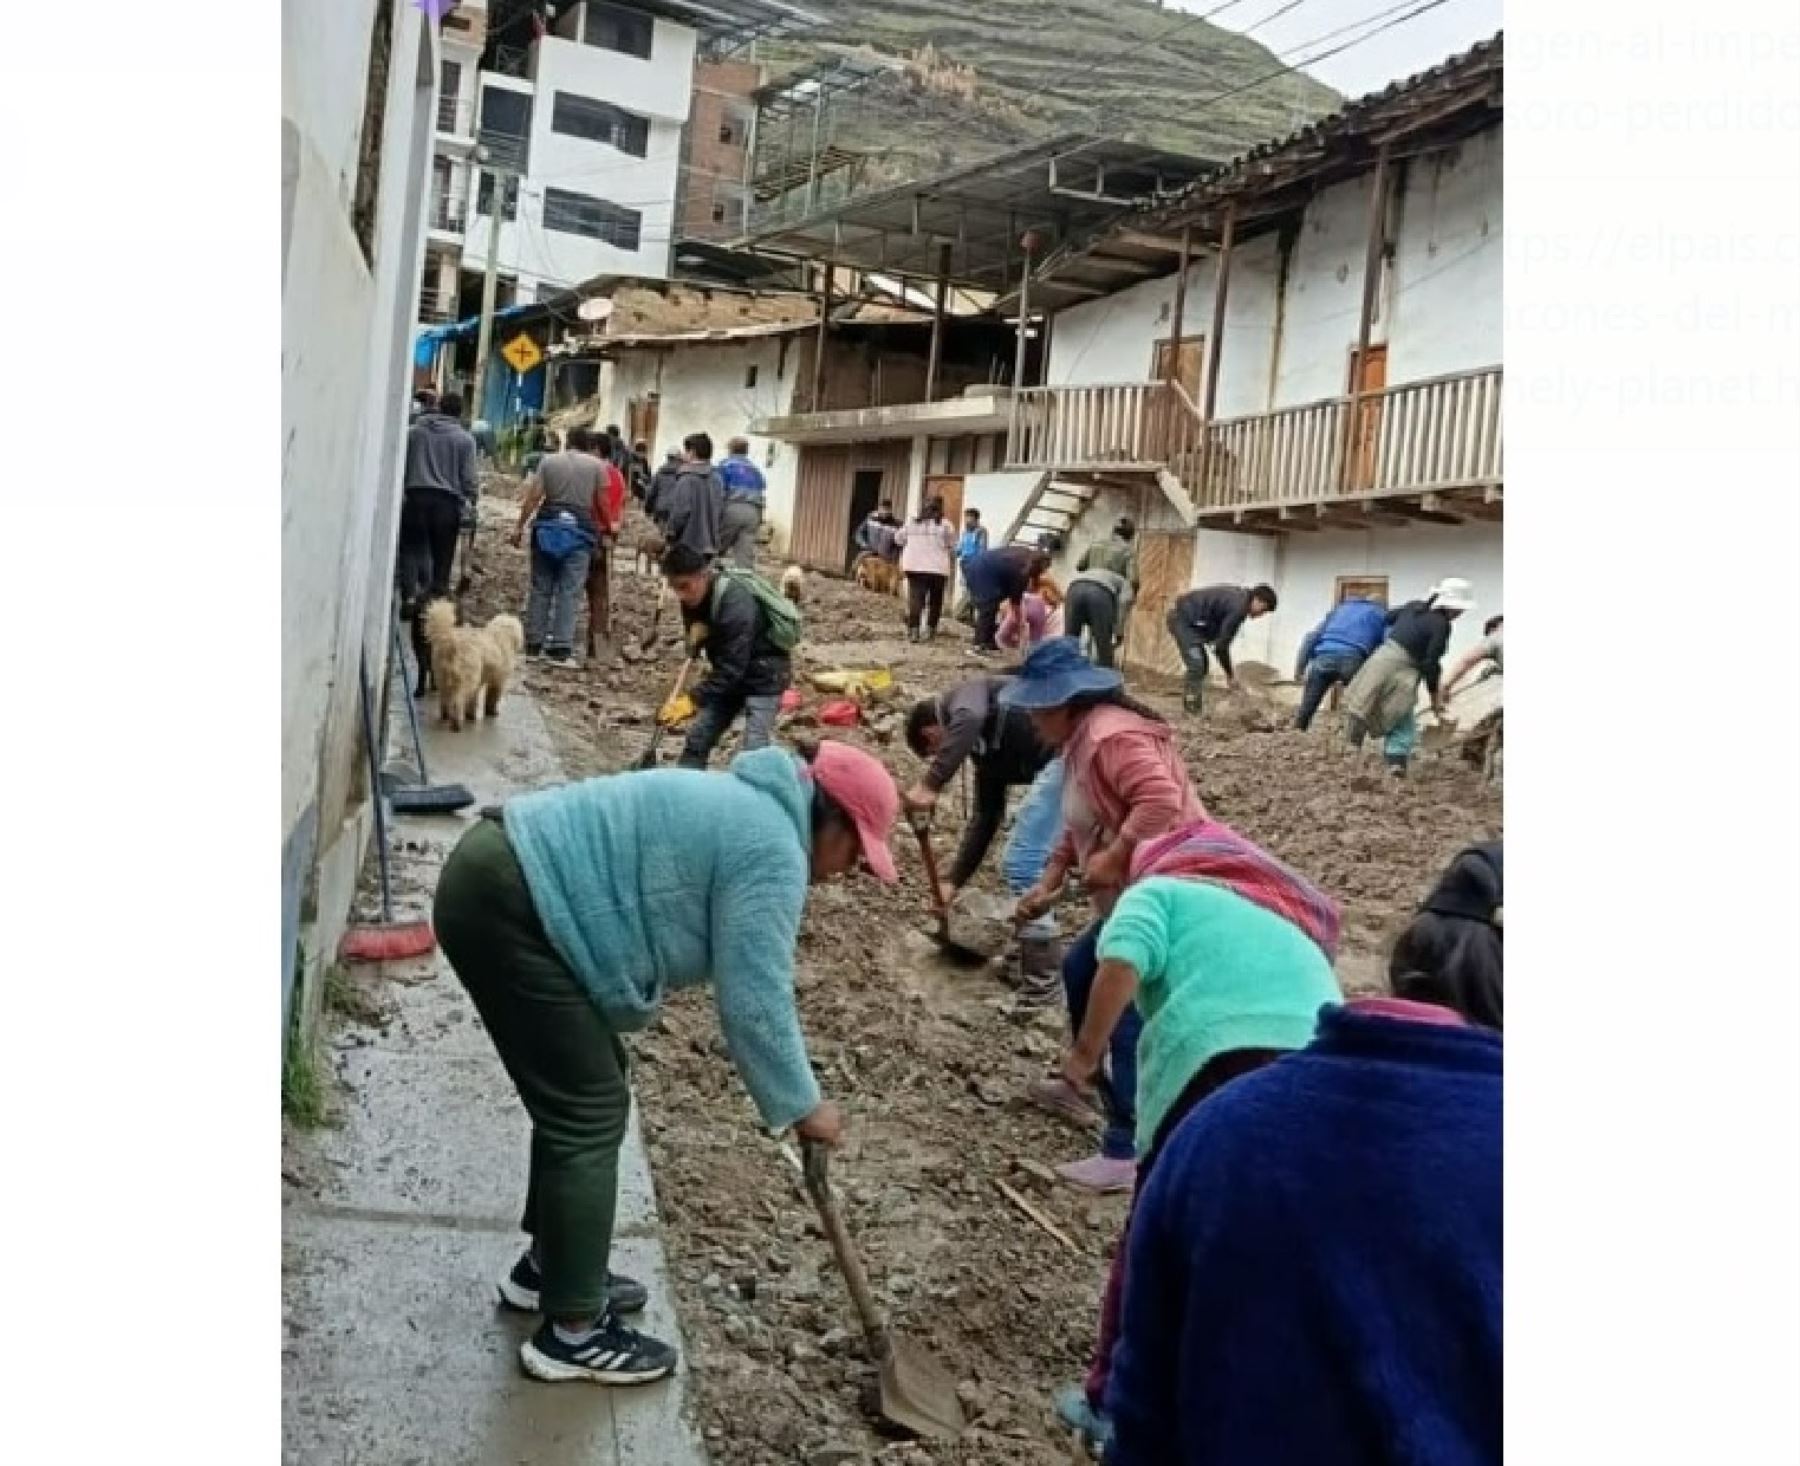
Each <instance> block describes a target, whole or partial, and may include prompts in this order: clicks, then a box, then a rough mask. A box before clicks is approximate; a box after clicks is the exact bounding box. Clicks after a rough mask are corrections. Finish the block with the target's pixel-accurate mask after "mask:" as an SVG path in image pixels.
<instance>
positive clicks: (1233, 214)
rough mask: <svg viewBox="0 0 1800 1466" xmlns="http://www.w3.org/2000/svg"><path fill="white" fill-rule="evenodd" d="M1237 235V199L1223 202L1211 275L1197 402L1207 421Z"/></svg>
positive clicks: (1216, 376) (1213, 397) (1216, 387)
mask: <svg viewBox="0 0 1800 1466" xmlns="http://www.w3.org/2000/svg"><path fill="white" fill-rule="evenodd" d="M1236 239H1237V200H1236V199H1233V200H1232V201H1231V202H1230V203H1228V204H1227V205H1226V206H1225V228H1224V232H1223V233H1221V234H1220V236H1219V261H1218V265H1217V266H1216V273H1215V275H1214V277H1213V309H1212V335H1211V336H1210V337H1209V338H1208V340H1207V343H1206V380H1205V381H1204V382H1203V383H1202V384H1201V392H1202V394H1203V395H1202V396H1201V399H1200V401H1199V403H1198V404H1197V405H1198V407H1199V408H1200V415H1201V416H1202V417H1203V418H1205V419H1206V421H1207V422H1209V423H1210V422H1211V421H1212V420H1213V409H1214V408H1215V407H1216V406H1217V405H1218V401H1219V362H1220V361H1221V360H1222V359H1223V352H1224V347H1225V292H1226V291H1227V290H1228V289H1229V288H1230V285H1231V247H1232V245H1233V243H1234V242H1235V241H1236Z"/></svg>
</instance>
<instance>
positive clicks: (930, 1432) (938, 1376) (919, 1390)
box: [881, 1335, 967, 1440]
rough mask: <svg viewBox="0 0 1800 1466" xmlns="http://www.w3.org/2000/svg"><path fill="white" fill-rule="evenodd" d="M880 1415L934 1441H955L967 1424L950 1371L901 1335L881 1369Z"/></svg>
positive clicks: (891, 1346) (896, 1337) (894, 1340)
mask: <svg viewBox="0 0 1800 1466" xmlns="http://www.w3.org/2000/svg"><path fill="white" fill-rule="evenodd" d="M881 1414H882V1418H883V1419H885V1420H890V1421H892V1422H893V1423H894V1424H895V1425H897V1426H899V1427H900V1428H901V1429H902V1430H907V1431H911V1432H912V1433H913V1434H914V1435H917V1436H924V1437H927V1438H930V1439H934V1440H954V1439H955V1438H956V1437H957V1436H959V1435H961V1434H962V1433H963V1430H964V1428H965V1426H966V1424H967V1422H966V1421H965V1420H964V1418H963V1408H962V1401H961V1400H959V1399H957V1397H956V1381H955V1380H954V1379H952V1378H951V1377H950V1374H949V1371H947V1370H946V1369H945V1368H944V1367H943V1365H941V1364H939V1363H938V1362H937V1360H935V1359H933V1358H932V1357H931V1355H929V1354H928V1353H926V1352H925V1351H924V1350H923V1349H921V1348H920V1347H919V1346H918V1345H916V1344H914V1343H912V1342H911V1341H910V1340H908V1339H904V1338H901V1337H899V1336H898V1335H896V1336H894V1337H893V1338H892V1339H891V1341H890V1348H889V1351H888V1357H887V1359H886V1360H885V1361H884V1362H883V1363H882V1366H881Z"/></svg>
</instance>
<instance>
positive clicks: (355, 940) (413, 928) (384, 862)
mask: <svg viewBox="0 0 1800 1466" xmlns="http://www.w3.org/2000/svg"><path fill="white" fill-rule="evenodd" d="M359 670H360V674H361V677H362V728H363V747H364V748H366V749H367V750H368V753H369V794H370V798H372V799H373V800H374V802H375V851H376V858H377V861H378V863H379V865H380V867H381V923H380V925H378V926H376V925H368V924H366V923H365V924H364V925H361V926H353V927H351V928H350V929H349V930H348V931H346V932H345V933H344V940H343V941H342V942H340V943H339V944H338V956H339V957H340V958H341V959H342V960H344V961H345V962H398V961H400V960H401V959H403V958H406V957H423V956H424V955H425V954H426V953H427V952H429V951H431V950H432V948H434V947H435V946H437V937H436V936H435V935H434V934H433V933H432V930H431V923H430V922H428V921H395V920H394V888H393V882H392V879H391V877H390V875H389V872H388V826H387V800H386V799H385V798H384V797H383V795H382V792H381V756H380V755H379V754H378V753H377V752H376V751H375V696H374V694H373V693H372V692H371V691H370V690H369V659H368V657H367V655H366V654H365V655H364V657H363V660H362V665H361V668H360V669H359Z"/></svg>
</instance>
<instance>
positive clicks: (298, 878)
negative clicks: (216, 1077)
mask: <svg viewBox="0 0 1800 1466" xmlns="http://www.w3.org/2000/svg"><path fill="white" fill-rule="evenodd" d="M300 10H301V7H298V6H294V5H289V6H287V7H285V8H284V10H283V18H282V27H283V46H282V134H283V250H282V360H281V400H282V458H281V505H282V516H281V523H282V613H281V614H282V643H281V650H282V656H281V675H282V776H281V778H282V792H281V807H282V838H283V941H282V945H283V952H282V962H283V991H284V998H285V996H286V994H287V991H288V988H289V985H290V983H291V981H292V976H293V974H292V958H293V935H294V932H293V924H294V922H295V921H296V920H297V917H298V901H299V893H300V891H301V889H303V888H304V887H306V886H309V885H311V884H313V882H314V879H315V873H316V872H318V871H319V870H320V868H321V866H322V865H324V864H330V865H331V866H332V867H333V868H334V871H336V872H341V871H342V870H344V869H348V870H349V871H350V872H351V876H352V877H353V875H354V871H355V868H356V867H357V866H359V865H360V862H361V855H362V850H363V848H364V847H363V840H364V829H363V810H364V807H365V804H366V800H364V799H363V798H362V797H361V790H360V786H359V784H358V782H357V778H358V776H357V773H356V770H357V767H358V765H359V762H360V760H361V759H362V756H363V754H362V746H361V741H360V733H359V723H360V717H359V708H358V695H357V686H358V681H357V670H358V666H359V664H360V662H361V660H362V657H363V654H364V651H365V649H366V650H367V652H368V655H369V660H370V667H371V672H372V674H373V676H374V677H375V678H377V679H380V678H381V677H382V676H383V674H384V672H385V669H386V665H387V663H386V654H387V636H386V631H387V610H386V606H387V597H388V588H389V587H390V586H391V584H392V574H393V570H392V566H393V551H394V542H395V539H396V536H397V530H398V521H399V500H400V495H399V484H398V481H397V480H398V468H399V455H400V449H401V444H402V441H403V434H404V429H405V423H406V398H407V391H406V388H407V384H408V381H409V378H410V355H411V353H410V338H411V328H412V317H413V312H414V308H415V302H416V299H417V295H418V289H419V279H420V274H421V271H422V267H423V256H424V236H425V230H424V210H425V204H426V197H427V192H428V175H429V160H430V156H431V139H432V134H433V131H434V113H435V104H436V86H437V57H436V53H435V38H434V36H433V34H432V32H431V30H430V29H429V28H428V27H426V26H425V25H424V23H423V15H422V12H420V11H419V10H417V9H416V8H408V7H395V9H394V21H393V25H394V29H393V35H392V55H393V61H392V65H391V67H390V69H389V77H388V89H387V95H386V98H385V108H384V115H383V132H382V139H381V180H380V189H379V193H378V196H377V201H376V217H375V227H374V232H373V250H372V255H371V256H369V257H365V255H364V252H363V247H362V244H361V242H360V241H359V240H358V238H357V236H356V234H355V232H354V230H353V228H352V225H351V220H350V207H351V202H352V196H353V191H354V187H355V179H356V175H357V157H358V144H359V138H358V133H359V129H360V126H361V119H362V114H363V90H364V87H365V86H366V82H367V77H368V63H369V54H368V53H369V39H370V31H371V27H372V25H373V22H374V14H375V5H374V0H356V3H352V4H347V5H344V6H333V7H328V8H327V9H326V10H323V11H319V12H317V13H316V14H315V13H314V12H313V11H312V10H311V9H310V8H307V9H306V13H305V14H301V13H300ZM297 831H306V832H307V833H306V835H305V839H304V843H305V845H306V847H307V848H306V849H305V850H304V851H301V850H299V849H297V848H295V840H296V832H297ZM342 884H343V880H342V879H341V876H340V875H334V877H333V879H332V880H330V881H325V880H320V881H319V885H320V886H321V889H322V890H323V889H330V890H334V891H335V890H337V889H338V888H339V887H340V886H341V885H342ZM345 901H346V903H347V897H346V898H345ZM346 912H347V904H346V906H345V908H344V909H336V908H335V907H334V909H326V905H325V903H324V901H323V900H321V903H320V909H319V910H318V912H317V913H316V920H317V924H318V926H319V927H320V928H321V929H322V931H323V932H324V933H325V934H326V936H325V939H324V940H322V941H320V942H318V943H316V944H313V945H316V946H318V947H320V948H323V947H328V946H331V945H334V944H335V937H334V936H331V935H330V933H332V932H333V931H334V930H341V927H342V923H343V920H344V918H345V915H346ZM314 955H315V956H317V955H318V953H316V952H315V953H314Z"/></svg>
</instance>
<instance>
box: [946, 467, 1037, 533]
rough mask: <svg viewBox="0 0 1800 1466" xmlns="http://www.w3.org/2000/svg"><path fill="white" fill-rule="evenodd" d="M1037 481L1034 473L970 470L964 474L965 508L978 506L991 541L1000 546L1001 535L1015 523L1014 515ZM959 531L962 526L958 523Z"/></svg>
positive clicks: (958, 531)
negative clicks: (970, 471)
mask: <svg viewBox="0 0 1800 1466" xmlns="http://www.w3.org/2000/svg"><path fill="white" fill-rule="evenodd" d="M1037 481H1038V475H1037V474H1036V473H1035V472H1027V473H970V474H964V475H963V508H965V509H979V510H980V511H981V522H982V524H984V525H985V526H987V532H988V543H989V544H990V545H992V546H993V547H994V548H995V549H998V548H999V547H1000V543H1001V539H1000V537H1001V536H1002V535H1004V534H1005V533H1006V527H1007V526H1008V525H1009V524H1011V523H1012V522H1013V516H1014V515H1016V514H1017V513H1018V512H1019V509H1020V507H1021V506H1022V505H1023V504H1024V503H1025V496H1026V495H1027V494H1029V493H1030V492H1031V487H1032V485H1033V484H1035V483H1036V482H1037ZM956 529H957V533H959V534H960V533H961V532H962V525H961V524H958V525H957V526H956Z"/></svg>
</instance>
